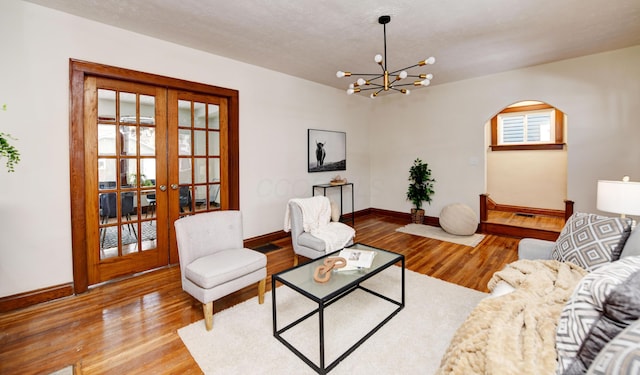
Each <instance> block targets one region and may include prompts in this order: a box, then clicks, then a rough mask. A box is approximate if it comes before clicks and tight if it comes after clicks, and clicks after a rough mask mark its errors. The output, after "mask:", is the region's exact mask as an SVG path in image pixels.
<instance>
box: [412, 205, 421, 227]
mask: <svg viewBox="0 0 640 375" xmlns="http://www.w3.org/2000/svg"><path fill="white" fill-rule="evenodd" d="M423 221H424V210H423V209H419V210H418V209H415V208H412V209H411V222H412V223H414V224H422V222H423Z"/></svg>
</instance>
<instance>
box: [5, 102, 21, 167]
mask: <svg viewBox="0 0 640 375" xmlns="http://www.w3.org/2000/svg"><path fill="white" fill-rule="evenodd" d="M2 110H3V111H6V110H7V105H6V104H3V105H2ZM9 139H14V140H15V138H13V137H11V134H7V133H2V132H0V159H2V158H7V163H6V166H7V170H8V171H9V172H13V171H14V167H15V165H16V164H18V162H19V161H20V153H19V152H18V149H17V148H15V147H13V146H12V145H11V144H9Z"/></svg>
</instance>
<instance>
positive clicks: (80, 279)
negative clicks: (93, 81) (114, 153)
mask: <svg viewBox="0 0 640 375" xmlns="http://www.w3.org/2000/svg"><path fill="white" fill-rule="evenodd" d="M89 75H91V76H97V77H104V78H112V79H117V80H122V81H129V82H135V83H140V84H146V85H153V86H159V87H164V88H166V89H176V90H184V91H191V92H194V93H202V94H207V95H216V96H221V97H225V98H226V99H227V103H228V111H229V138H228V142H229V144H228V145H229V149H228V151H229V155H228V156H229V157H228V159H227V160H228V163H227V168H228V171H229V179H228V182H229V191H230V193H229V208H230V209H239V208H240V193H239V191H240V189H239V187H240V151H239V150H240V141H239V117H240V116H239V113H240V111H239V93H238V91H237V90H233V89H227V88H222V87H217V86H211V85H206V84H202V83H197V82H190V81H185V80H181V79H177V78H171V77H165V76H160V75H156V74H151V73H144V72H140V71H135V70H130V69H124V68H118V67H114V66H109V65H103V64H98V63H92V62H87V61H82V60H76V59H69V81H70V83H69V103H70V107H69V124H70V126H69V167H70V168H69V169H70V182H71V185H70V186H71V187H72V189H70V191H69V194H70V195H71V253H72V259H73V289H74V293H76V294H78V293H83V292H86V291H87V290H88V288H89V279H88V269H87V267H88V259H87V249H86V247H87V238H86V233H87V218H86V215H85V210H86V195H85V191H84V189H76V191H75V194H74V191H73V186H84V185H85V177H86V176H85V154H84V141H85V139H84V115H83V113H84V80H85V77H86V76H89ZM167 251H168V249H167Z"/></svg>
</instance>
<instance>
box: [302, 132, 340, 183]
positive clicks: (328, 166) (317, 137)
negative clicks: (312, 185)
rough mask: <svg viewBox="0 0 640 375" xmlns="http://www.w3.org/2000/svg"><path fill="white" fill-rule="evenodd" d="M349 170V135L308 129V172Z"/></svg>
mask: <svg viewBox="0 0 640 375" xmlns="http://www.w3.org/2000/svg"><path fill="white" fill-rule="evenodd" d="M346 170H347V133H345V132H338V131H332V130H320V129H308V132H307V172H309V173H312V172H329V171H346Z"/></svg>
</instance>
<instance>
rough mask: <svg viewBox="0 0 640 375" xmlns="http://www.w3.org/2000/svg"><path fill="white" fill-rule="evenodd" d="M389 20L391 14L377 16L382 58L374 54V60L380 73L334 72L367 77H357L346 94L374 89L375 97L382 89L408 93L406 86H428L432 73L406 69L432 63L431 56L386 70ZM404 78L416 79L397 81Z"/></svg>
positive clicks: (348, 75)
mask: <svg viewBox="0 0 640 375" xmlns="http://www.w3.org/2000/svg"><path fill="white" fill-rule="evenodd" d="M389 22H391V16H388V15H385V16H380V17H379V18H378V23H379V24H381V25H382V27H383V33H384V58H382V56H381V55H376V56H375V58H374V61H375V62H376V63H377V64H378V65H380V68H381V69H382V73H352V72H343V71H338V72H337V73H336V76H337V77H338V78H342V77H351V76H362V77H369V78H368V79H365V78H359V79H358V80H357V81H356V82H354V83H352V84H350V85H349V89H347V94H349V95H351V94H354V93H358V92H362V91H370V90H376V91H375V92H374V93H372V94H371V98H375V97H376V96H378V94H380V93H381V92H383V91H389V90H395V91H398V92H401V93H403V94H405V95H408V94H409V93H410V91H409V90H408V89H406V87H407V86H428V85H429V84H430V83H431V79H433V75H432V74H408V73H407V70H409V69H412V68H415V67H418V66H424V65H431V64H434V63H435V58H434V57H433V56H432V57H429V58H428V59H425V60H422V61H420V62H418V63H417V64H414V65H411V66H407V67H405V68H402V69H398V70H394V71H392V72H389V71H388V69H387V66H388V65H387V64H388V61H387V24H388V23H389ZM394 76H395V77H394ZM406 78H417V80H415V81H414V82H412V83H399V81H401V80H403V79H406ZM380 79H381V80H382V81H381V82H376V80H380Z"/></svg>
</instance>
